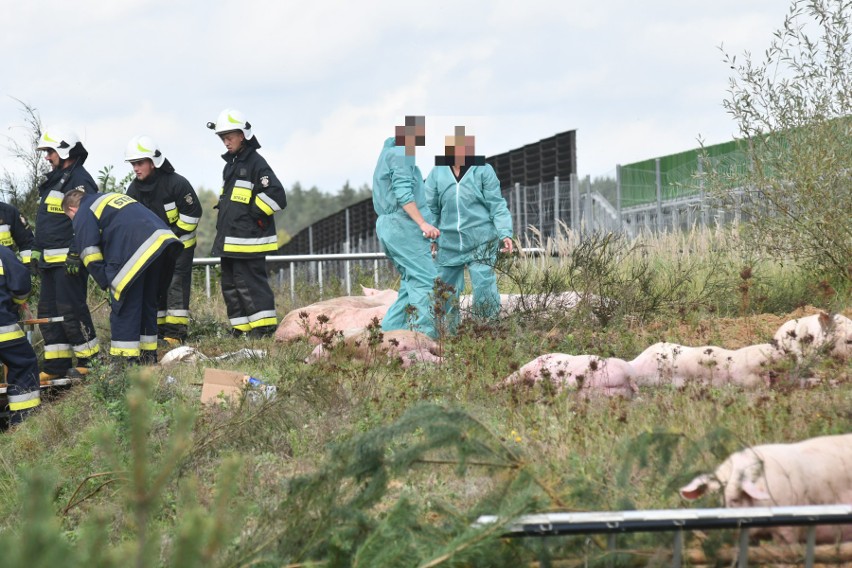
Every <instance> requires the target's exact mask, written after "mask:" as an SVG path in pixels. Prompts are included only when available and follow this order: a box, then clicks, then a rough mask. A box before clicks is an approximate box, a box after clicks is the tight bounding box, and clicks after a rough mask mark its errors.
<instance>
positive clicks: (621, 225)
mask: <svg viewBox="0 0 852 568" xmlns="http://www.w3.org/2000/svg"><path fill="white" fill-rule="evenodd" d="M615 210H616V212H617V213H618V227H619V229H621V230H624V219H623V218H622V217H621V164H616V165H615Z"/></svg>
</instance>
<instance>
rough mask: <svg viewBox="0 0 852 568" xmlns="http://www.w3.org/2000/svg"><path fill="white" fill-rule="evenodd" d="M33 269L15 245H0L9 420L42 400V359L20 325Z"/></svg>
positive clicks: (0, 343) (1, 339)
mask: <svg viewBox="0 0 852 568" xmlns="http://www.w3.org/2000/svg"><path fill="white" fill-rule="evenodd" d="M31 286H32V285H31V284H30V273H29V271H28V270H27V267H25V266H24V265H23V263H22V262H21V261H20V260H18V258H17V257H16V256H15V253H14V252H12V250H11V249H9V248H7V247H5V246H0V361H2V362H3V364H4V365H6V368H7V369H8V371H7V375H6V383H7V385H8V386H7V387H6V396H7V398H8V401H9V402H8V408H9V424H10V425H14V424H19V423H20V422H21V421H22V420H23V419H24V418H25V417H26V416H27V414H29V413H30V412H32V411H33V410H34V409H35V408H36V407H37V406H38V405H39V403H40V402H41V399H40V390H41V387H40V386H39V379H38V359H36V354H35V352H34V351H33V348H32V345H30V342H29V341H27V337H26V334H24V331H23V330H22V329H21V327H20V326H19V325H18V307H19V306H20V305H21V304H23V303H24V302H25V301H26V299H27V296H29V294H30V288H31Z"/></svg>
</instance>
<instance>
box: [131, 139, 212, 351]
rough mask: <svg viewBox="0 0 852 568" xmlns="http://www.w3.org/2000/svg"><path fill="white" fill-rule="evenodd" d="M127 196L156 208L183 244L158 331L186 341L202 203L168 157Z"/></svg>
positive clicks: (161, 304) (160, 312) (160, 307)
mask: <svg viewBox="0 0 852 568" xmlns="http://www.w3.org/2000/svg"><path fill="white" fill-rule="evenodd" d="M133 157H135V155H134V156H133ZM155 163H156V162H155ZM127 195H129V196H131V197H132V198H133V199H135V200H137V201H138V202H139V203H141V204H142V205H144V206H145V207H147V208H148V209H150V210H151V211H153V212H154V213H155V214H156V215H157V217H159V218H160V219H162V220H163V221H164V222H165V223H166V224H167V225H168V226H169V227H170V228H171V230H172V232H174V234H175V236H177V237H178V238H179V239H180V240H181V242H182V243H183V251H181V253H180V255H178V257H177V259H176V260H175V268H174V273H173V275H172V279H171V282H170V284H169V287H168V290H167V291H166V292H165V293H164V294H163V295H162V297H161V298H160V300H159V305H158V310H157V330H158V335H159V337H160V338H170V339H175V340H178V341H184V340H185V339H186V335H187V326H188V325H189V296H190V292H191V291H192V260H193V258H194V256H195V244H196V242H197V241H198V238H197V236H196V229H197V227H198V221H199V219H200V218H201V202H200V201H199V200H198V195H196V193H195V190H194V189H193V188H192V185H190V183H189V181H187V179H186V178H185V177H183V176H181V175H180V174H177V173H175V169H174V167H173V166H172V164H171V163H170V162H169V160H168V159H164V160H163V162H162V163H161V165H159V166H157V167H156V169H154V171H153V172H152V173H151V175H149V176H148V177H146V178H145V179H144V180H139V179H136V180H133V181H132V182H131V183H130V186H129V187H128V188H127Z"/></svg>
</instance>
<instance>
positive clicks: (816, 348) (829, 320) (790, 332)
mask: <svg viewBox="0 0 852 568" xmlns="http://www.w3.org/2000/svg"><path fill="white" fill-rule="evenodd" d="M773 343H774V345H775V346H776V348H777V349H778V350H779V351H780V352H782V353H784V354H792V355H793V356H794V357H796V358H797V359H801V358H803V357H808V356H810V355H813V354H817V353H820V352H825V353H826V354H828V355H834V356H836V357H839V358H840V359H844V360H845V359H848V358H850V357H852V320H850V319H849V318H847V317H846V316H844V315H841V314H834V315H831V316H830V315H828V314H827V313H825V312H821V313H819V314H814V315H812V316H806V317H803V318H798V319H794V320H790V321H788V322H786V323H785V324H784V325H782V326H781V327H780V328H778V331H776V332H775V335H774V336H773Z"/></svg>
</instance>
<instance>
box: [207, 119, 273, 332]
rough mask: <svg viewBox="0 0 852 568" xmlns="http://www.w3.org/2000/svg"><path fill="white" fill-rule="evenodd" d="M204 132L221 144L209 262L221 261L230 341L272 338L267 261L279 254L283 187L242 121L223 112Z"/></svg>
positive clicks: (271, 309)
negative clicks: (277, 215)
mask: <svg viewBox="0 0 852 568" xmlns="http://www.w3.org/2000/svg"><path fill="white" fill-rule="evenodd" d="M207 127H208V128H210V129H211V130H213V131H214V132H216V134H217V135H218V136H219V137H220V138H221V139H222V142H223V143H224V144H225V148H226V149H227V152H226V153H225V154H223V155H222V159H224V160H225V169H224V171H223V172H222V190H221V192H220V194H219V204H218V205H217V206H216V208H217V209H218V210H219V216H218V219H217V221H216V239H215V241H214V242H213V250H212V252H211V254H212V255H213V256H219V257H221V258H222V295H223V297H224V299H225V306H226V308H227V310H228V319H229V320H230V324H231V332H232V333H233V334H234V335H244V334H249V335H252V336H265V335H271V334H273V333H275V329H276V328H277V324H278V319H277V317H276V315H275V298H274V296H273V295H272V288H271V287H270V286H269V277H268V275H267V272H266V255H268V254H274V253H275V252H276V251H277V250H278V239H277V236H276V232H275V221H274V219H273V214H274V213H275V212H276V211H280V210H282V209H284V208H285V207H286V206H287V197H286V195H285V194H284V187H283V186H282V185H281V182H280V181H278V178H277V177H276V175H275V172H273V171H272V168H270V167H269V164H267V163H266V160H265V159H263V157H262V156H261V155H260V154H258V153H257V149H258V148H260V143H259V142H258V141H257V137H256V136H255V135H254V133H253V132H252V127H251V124H250V123H249V122H248V121H247V120H246V118H245V116H243V114H242V113H241V112H240V111H238V110H234V109H225V110H223V111H222V112H221V113H220V114H219V117H218V118H217V119H216V122H208V123H207Z"/></svg>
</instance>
